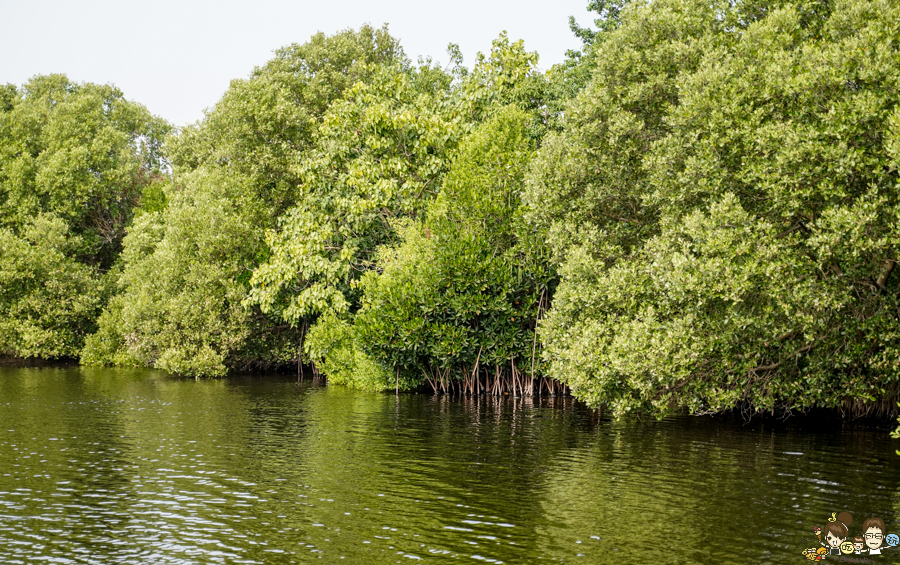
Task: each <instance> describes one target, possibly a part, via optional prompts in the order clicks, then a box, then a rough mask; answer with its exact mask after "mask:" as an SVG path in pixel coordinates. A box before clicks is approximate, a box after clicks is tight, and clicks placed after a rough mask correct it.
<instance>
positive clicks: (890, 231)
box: [526, 0, 900, 414]
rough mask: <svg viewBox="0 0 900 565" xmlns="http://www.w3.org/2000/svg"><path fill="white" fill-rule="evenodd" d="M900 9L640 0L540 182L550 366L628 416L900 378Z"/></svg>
mask: <svg viewBox="0 0 900 565" xmlns="http://www.w3.org/2000/svg"><path fill="white" fill-rule="evenodd" d="M898 17H900V12H898V8H897V7H896V6H894V5H893V4H891V3H889V2H879V1H875V2H869V1H866V2H862V1H857V0H845V1H840V2H836V3H832V4H830V5H828V6H825V5H822V4H818V3H809V4H803V3H799V4H790V3H779V4H770V5H766V4H765V3H755V4H752V5H751V4H738V5H730V4H722V5H710V4H708V3H707V4H704V3H700V2H693V1H692V0H668V1H663V2H653V3H652V4H651V3H648V4H640V5H635V4H632V5H630V6H629V7H628V8H626V9H625V10H624V11H623V12H622V18H621V25H620V26H619V28H618V29H617V30H615V31H613V32H610V33H609V34H608V35H607V37H606V38H605V39H604V41H603V42H602V43H601V44H600V45H599V46H597V51H596V56H597V59H596V65H597V67H596V71H595V74H594V77H593V79H592V82H591V84H590V85H589V86H588V88H587V89H586V91H585V92H584V93H583V94H582V95H580V96H579V97H578V99H577V100H576V101H575V102H574V103H573V104H572V105H571V106H570V108H569V110H568V113H567V121H566V129H565V131H564V132H563V133H562V134H560V135H553V136H551V139H549V140H548V141H547V142H546V143H545V144H544V146H543V148H542V150H541V154H540V156H539V157H538V158H537V159H536V161H535V167H534V168H533V171H532V177H531V179H530V183H529V191H528V194H527V196H526V200H527V201H528V204H529V207H530V214H531V216H530V217H531V219H532V220H533V221H534V222H535V224H536V225H537V226H539V227H540V228H541V229H542V230H544V233H546V234H547V237H548V240H549V241H550V244H551V246H552V247H553V249H554V257H555V260H556V261H557V263H558V264H559V265H560V273H561V275H562V282H561V284H560V287H559V291H558V292H557V294H556V295H555V297H554V305H553V309H552V310H551V313H550V315H549V316H548V319H547V321H546V324H545V325H544V326H543V328H542V333H541V336H542V338H543V339H544V340H545V341H546V346H547V349H546V351H547V360H548V361H549V367H550V369H549V370H550V372H551V374H552V375H553V376H556V377H557V378H559V379H560V380H563V381H565V382H567V383H568V384H569V385H570V386H572V388H573V391H574V392H575V393H576V394H577V395H579V396H580V397H581V398H583V399H585V400H587V401H589V402H591V403H593V404H597V403H608V404H610V405H611V406H612V407H613V408H614V409H615V410H616V411H618V412H624V411H629V410H634V409H648V410H650V411H653V412H655V413H657V414H664V413H667V412H668V411H670V410H672V409H675V408H677V407H681V406H684V407H687V408H689V409H690V410H691V411H694V412H702V411H718V410H724V409H728V408H732V407H734V406H737V405H739V404H741V403H745V402H746V403H750V404H752V405H753V406H754V407H756V408H757V409H765V408H768V407H771V406H773V405H774V404H776V403H778V404H785V405H788V406H790V407H799V408H804V407H810V406H838V405H840V404H841V403H842V402H844V401H846V400H850V401H854V402H862V403H865V402H869V401H872V400H875V399H878V398H883V397H884V396H885V395H887V394H890V391H891V390H895V386H896V381H897V378H896V376H895V375H896V374H897V367H898V366H900V341H898V339H900V331H898V330H900V327H898V319H897V315H896V312H897V306H898V303H897V298H896V297H897V289H898V285H897V282H896V280H897V279H896V274H894V276H893V277H892V276H891V275H892V274H893V270H894V264H895V263H894V261H895V260H896V258H897V255H896V253H897V243H898V239H897V237H898V232H897V227H896V218H897V214H898V211H900V210H898V204H900V202H898V198H897V194H898V192H897V189H898V184H897V183H898V176H897V153H896V139H897V131H898V130H897V118H896V110H895V108H896V107H897V103H898V101H900V100H898V94H897V93H898V92H900V91H898V89H897V76H900V75H898V71H900V68H898V65H900V63H898V61H897V59H896V57H894V56H893V55H892V53H893V50H894V47H893V46H896V45H897V44H898V41H900V31H898V28H897V26H896V22H897V21H898Z"/></svg>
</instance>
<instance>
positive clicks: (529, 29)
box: [0, 0, 592, 125]
mask: <svg viewBox="0 0 900 565" xmlns="http://www.w3.org/2000/svg"><path fill="white" fill-rule="evenodd" d="M586 6H587V0H554V1H553V2H528V1H523V0H454V1H452V2H427V1H422V0H368V1H365V0H332V1H331V2H325V1H312V0H294V1H290V0H257V1H255V2H237V1H232V0H215V1H212V0H151V1H144V2H132V1H128V0H90V1H78V0H67V1H59V0H27V1H26V0H0V84H2V83H13V84H16V85H22V84H23V83H24V82H26V81H27V80H28V79H29V78H30V77H32V76H34V75H36V74H48V73H65V74H66V75H68V76H69V78H70V79H72V80H75V81H78V82H85V81H87V82H96V83H112V84H114V85H116V86H117V87H119V88H120V89H121V90H122V91H123V92H124V93H125V97H126V98H128V99H130V100H134V101H136V102H140V103H142V104H144V105H145V106H147V107H148V108H149V109H150V111H151V112H153V113H154V114H156V115H159V116H162V117H163V118H165V119H167V120H169V121H170V122H173V123H174V124H176V125H184V124H186V123H190V122H193V121H195V120H198V119H200V118H201V117H202V116H203V110H204V108H208V107H211V106H212V105H213V104H215V103H216V101H217V100H218V99H219V98H220V97H221V96H222V93H223V92H224V91H225V89H226V88H228V83H229V81H231V80H232V79H234V78H244V77H246V76H247V75H248V74H249V73H250V71H252V70H253V67H255V66H257V65H261V64H263V63H265V62H266V61H268V60H269V59H270V58H271V56H272V52H273V50H275V49H277V48H278V47H281V46H283V45H288V44H291V43H303V42H305V41H306V40H308V39H309V37H310V36H311V35H313V34H314V33H316V32H317V31H323V32H325V33H327V34H331V33H333V32H335V31H337V30H340V29H345V28H348V27H350V28H358V27H359V26H360V25H362V24H364V23H371V24H372V25H373V26H376V27H380V26H381V24H383V23H387V24H389V26H390V30H391V33H392V35H394V36H395V37H398V38H399V39H400V41H401V44H402V45H403V48H404V50H405V51H406V53H407V55H409V56H410V57H411V58H412V59H413V60H415V59H416V57H417V56H419V55H422V56H427V55H430V56H431V57H432V58H433V59H435V60H436V61H439V62H441V63H442V64H446V63H447V60H448V57H447V54H446V46H447V44H448V43H450V42H453V43H457V44H459V45H460V47H461V48H462V51H463V54H464V56H465V64H466V65H467V66H471V64H472V62H473V61H474V59H475V54H476V53H477V52H478V51H483V52H487V51H489V50H490V46H491V41H492V40H493V39H494V38H496V37H497V35H498V34H499V33H500V32H501V31H503V30H506V31H507V32H508V34H509V37H510V39H511V40H516V39H524V40H525V47H526V48H527V49H528V50H529V51H537V52H538V53H539V54H540V56H541V60H540V67H541V68H544V69H546V68H549V67H550V66H551V65H553V64H554V63H558V62H560V61H562V60H563V58H564V55H565V52H566V50H567V49H572V48H578V47H579V45H580V43H579V41H578V40H577V39H576V38H575V37H574V36H573V35H572V33H571V32H570V31H569V27H568V17H569V16H570V15H573V16H575V17H576V19H577V20H578V21H579V22H580V23H581V24H583V25H584V24H587V23H589V22H590V21H591V20H592V18H591V15H592V14H589V13H588V12H587V10H586Z"/></svg>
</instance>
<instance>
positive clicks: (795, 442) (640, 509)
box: [0, 368, 900, 564]
mask: <svg viewBox="0 0 900 565" xmlns="http://www.w3.org/2000/svg"><path fill="white" fill-rule="evenodd" d="M888 430H889V427H875V426H872V425H861V424H848V423H842V422H841V421H840V420H839V419H835V418H832V419H831V420H825V419H812V418H809V417H804V418H799V417H795V418H791V419H789V420H788V421H787V422H773V421H771V420H762V419H758V420H753V421H752V422H751V423H749V424H745V423H744V422H742V421H741V420H740V419H736V418H731V417H728V418H725V417H718V418H711V417H703V418H691V417H683V418H671V419H667V420H665V421H662V422H656V421H644V422H641V421H638V420H634V419H631V420H625V421H611V420H609V419H605V418H600V417H598V416H597V414H596V413H594V412H592V411H590V410H587V409H585V408H584V407H582V406H580V405H578V404H576V403H575V402H573V401H572V400H571V399H562V398H559V399H551V400H543V401H541V400H535V401H533V402H532V401H531V400H524V401H523V400H513V399H509V400H504V401H490V400H467V399H450V398H446V397H431V396H427V395H415V394H401V395H400V396H399V397H396V396H394V395H392V394H384V395H381V394H369V393H363V392H358V391H353V390H348V389H345V388H340V387H326V386H316V385H313V384H309V383H306V384H300V385H298V384H297V383H295V382H292V381H291V380H286V378H285V377H271V376H268V377H259V378H232V379H228V380H207V381H195V380H187V379H179V378H175V377H171V376H166V375H164V374H160V373H154V372H149V371H127V370H97V369H81V368H66V369H60V368H25V369H23V368H0V563H3V564H13V563H37V562H51V563H98V564H106V563H154V564H155V563H184V564H187V563H313V562H316V563H323V562H324V563H339V562H342V563H359V564H370V563H371V564H380V563H413V562H424V563H445V562H464V563H465V562H469V563H485V562H488V563H500V562H503V563H535V562H566V563H591V564H605V563H610V564H613V563H615V564H619V563H627V564H631V563H634V564H643V563H654V564H656V563H710V564H713V563H715V564H721V563H779V564H780V563H805V562H807V561H806V559H805V558H804V557H803V556H801V555H800V552H801V551H802V550H803V548H805V547H811V545H812V543H813V542H814V541H815V538H814V536H813V535H812V528H813V526H815V525H818V526H820V527H821V526H824V525H825V523H826V520H827V518H828V517H829V516H830V515H831V513H832V512H839V511H842V510H846V511H849V512H850V513H851V514H852V515H853V517H854V524H853V525H851V527H850V530H851V533H857V532H858V529H859V528H858V526H859V525H861V524H862V522H863V521H864V520H865V519H866V518H869V517H872V516H875V517H879V518H882V519H883V520H884V521H885V522H886V523H887V529H888V530H889V531H891V532H895V531H896V532H900V457H898V456H897V455H896V454H895V450H896V449H897V448H898V444H900V442H897V441H895V440H891V439H890V437H889V435H888V433H887V432H888ZM892 552H896V553H897V554H900V549H893V550H886V551H885V553H884V554H883V555H881V556H873V557H872V560H873V562H883V563H896V562H900V557H898V555H896V554H894V553H892Z"/></svg>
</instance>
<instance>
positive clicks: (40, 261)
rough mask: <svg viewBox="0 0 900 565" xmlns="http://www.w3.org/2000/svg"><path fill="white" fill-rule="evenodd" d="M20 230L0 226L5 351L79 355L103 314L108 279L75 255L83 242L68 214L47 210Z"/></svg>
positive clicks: (0, 336)
mask: <svg viewBox="0 0 900 565" xmlns="http://www.w3.org/2000/svg"><path fill="white" fill-rule="evenodd" d="M20 232H21V235H16V234H15V233H13V231H12V230H10V229H7V228H0V354H3V355H15V356H18V357H41V358H50V359H54V358H60V357H73V356H77V354H78V352H79V350H80V349H81V346H82V344H83V342H84V338H85V336H86V335H88V334H89V333H91V332H92V331H93V330H94V327H95V321H96V318H97V316H98V315H99V314H100V309H101V308H102V305H103V299H104V297H105V294H106V291H105V288H104V281H103V279H101V278H100V277H99V276H98V275H97V272H96V269H95V268H93V267H90V266H88V265H84V264H82V263H79V262H78V261H76V260H74V259H72V258H71V253H72V250H73V249H81V248H82V246H83V243H82V242H81V241H80V238H79V237H78V236H76V235H72V234H71V233H70V232H69V229H68V227H67V226H66V223H65V222H64V221H63V220H62V219H60V218H58V217H55V216H52V215H50V214H42V215H39V216H37V217H36V218H34V219H33V220H32V221H31V222H30V223H28V224H26V225H24V226H20Z"/></svg>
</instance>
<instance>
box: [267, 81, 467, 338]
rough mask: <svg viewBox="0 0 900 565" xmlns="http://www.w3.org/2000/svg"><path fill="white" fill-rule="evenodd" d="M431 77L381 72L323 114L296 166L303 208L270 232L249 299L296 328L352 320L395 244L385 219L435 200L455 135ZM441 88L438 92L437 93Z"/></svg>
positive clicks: (457, 133)
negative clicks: (360, 291) (384, 252)
mask: <svg viewBox="0 0 900 565" xmlns="http://www.w3.org/2000/svg"><path fill="white" fill-rule="evenodd" d="M422 73H428V74H433V73H434V70H433V69H430V68H429V69H414V70H409V71H404V70H403V69H402V68H398V67H396V66H394V67H379V68H378V69H375V70H373V72H372V76H371V78H370V80H369V81H368V82H366V83H363V82H360V83H357V84H356V85H355V86H354V87H353V88H351V89H349V90H348V91H346V92H345V94H344V97H343V98H342V99H340V100H337V101H335V102H334V103H333V104H332V105H331V106H330V107H329V109H328V111H327V112H326V114H325V116H324V118H323V123H322V125H321V127H320V128H319V130H318V131H317V134H316V146H315V148H314V149H312V150H311V151H309V152H308V153H307V154H305V155H304V158H303V160H302V161H301V162H300V164H299V165H298V168H297V171H298V176H299V177H300V178H301V179H302V184H301V185H300V192H301V194H300V197H299V200H298V202H297V204H296V206H294V207H293V208H292V209H290V210H289V211H288V212H287V213H286V214H285V215H284V216H283V217H282V218H281V219H280V220H279V229H278V230H273V231H271V232H270V233H269V234H268V236H267V242H268V244H269V246H270V248H271V257H270V258H269V260H268V261H267V262H266V263H265V264H263V265H261V266H260V267H259V268H258V269H257V270H256V272H255V273H254V275H253V285H254V288H253V291H252V294H251V299H252V300H253V301H254V302H255V303H257V304H259V305H260V306H261V308H262V310H263V311H264V312H267V313H268V312H271V313H274V314H275V315H277V316H278V317H280V318H282V319H284V320H286V321H288V322H290V323H292V324H297V323H299V321H300V320H302V319H304V318H309V317H312V316H314V315H317V314H320V313H322V312H327V311H334V312H338V313H345V312H348V311H349V309H350V308H351V305H352V304H353V303H354V301H355V297H354V294H353V291H352V289H351V283H352V281H354V280H356V279H357V278H358V276H359V274H360V273H361V272H364V271H366V270H368V269H371V268H372V265H373V263H372V261H373V259H374V252H375V249H376V248H377V247H378V246H379V245H382V244H385V243H388V242H389V241H391V239H392V237H393V228H392V227H391V224H390V222H389V219H391V218H394V217H414V216H416V215H418V214H420V213H421V212H422V210H423V209H424V206H425V204H426V203H427V202H428V201H429V200H430V199H431V198H433V194H434V193H435V192H436V191H437V187H438V186H439V183H440V179H441V176H442V175H443V173H444V171H445V170H446V167H447V162H448V152H449V151H450V150H451V149H452V148H453V147H454V146H455V145H456V143H457V139H458V138H459V136H460V134H461V128H460V127H459V120H458V119H457V118H456V117H454V116H453V115H452V114H451V112H450V111H449V110H450V108H449V106H448V104H447V102H446V100H445V96H446V90H445V89H441V88H440V87H441V86H444V87H446V86H448V85H449V77H447V80H446V81H445V82H444V84H443V85H441V84H440V83H438V84H437V85H435V81H433V80H426V81H420V80H418V77H419V76H421V74H422ZM435 86H437V87H438V88H435Z"/></svg>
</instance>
